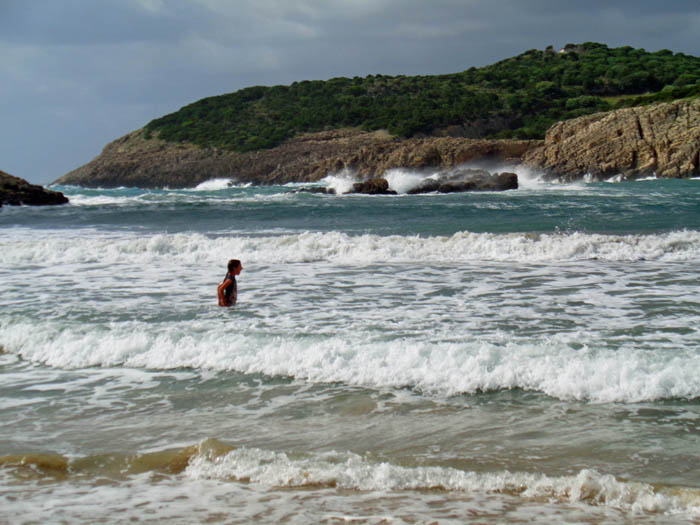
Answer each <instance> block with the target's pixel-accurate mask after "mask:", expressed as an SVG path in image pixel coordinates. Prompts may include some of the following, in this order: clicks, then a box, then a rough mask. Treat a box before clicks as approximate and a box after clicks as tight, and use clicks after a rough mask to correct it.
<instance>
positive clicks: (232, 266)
mask: <svg viewBox="0 0 700 525" xmlns="http://www.w3.org/2000/svg"><path fill="white" fill-rule="evenodd" d="M240 265H241V261H239V260H238V259H231V260H230V261H229V262H228V271H229V272H232V271H234V270H235V269H236V268H238V267H239V266H240Z"/></svg>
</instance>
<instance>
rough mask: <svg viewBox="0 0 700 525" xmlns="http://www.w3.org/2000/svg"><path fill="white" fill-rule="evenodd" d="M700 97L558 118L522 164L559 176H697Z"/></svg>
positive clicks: (572, 178) (602, 177) (599, 177)
mask: <svg viewBox="0 0 700 525" xmlns="http://www.w3.org/2000/svg"><path fill="white" fill-rule="evenodd" d="M699 154H700V99H695V100H679V101H675V102H671V103H665V104H656V105H653V106H644V107H634V108H626V109H620V110H617V111H611V112H607V113H597V114H595V115H590V116H586V117H580V118H577V119H573V120H568V121H565V122H559V123H558V124H556V125H554V126H552V128H550V129H549V131H548V132H547V136H546V137H545V140H544V143H542V145H540V146H537V147H534V148H531V149H530V151H528V152H527V154H526V155H525V156H524V160H525V163H526V164H528V165H530V166H533V167H536V168H539V169H543V170H545V172H546V173H548V174H549V175H550V176H552V177H557V178H561V179H564V180H575V179H580V178H581V177H584V176H586V175H590V176H592V177H593V178H597V179H606V178H609V177H612V176H615V175H622V177H623V178H629V179H634V178H638V177H643V176H648V175H656V176H658V177H690V176H696V175H698V174H700V160H699V158H698V155H699Z"/></svg>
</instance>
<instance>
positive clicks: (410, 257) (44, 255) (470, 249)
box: [0, 229, 700, 264]
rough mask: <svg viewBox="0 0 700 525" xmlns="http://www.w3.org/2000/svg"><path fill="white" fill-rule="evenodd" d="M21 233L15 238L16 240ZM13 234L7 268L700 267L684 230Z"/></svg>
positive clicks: (4, 259)
mask: <svg viewBox="0 0 700 525" xmlns="http://www.w3.org/2000/svg"><path fill="white" fill-rule="evenodd" d="M13 233H14V235H13ZM25 233H26V232H24V231H19V229H18V230H16V231H14V232H13V231H12V230H8V235H6V236H5V238H4V239H3V240H2V241H0V264H22V263H24V264H32V263H41V264H43V263H45V262H50V263H53V264H58V263H65V264H69V263H81V262H90V261H101V262H104V263H117V262H131V263H139V262H141V263H144V264H147V263H152V262H154V261H156V260H157V259H159V258H161V257H171V258H174V259H176V260H178V261H181V262H190V263H197V262H204V261H215V260H218V259H220V258H221V254H222V253H237V254H239V256H240V257H241V258H245V259H246V260H247V261H249V262H252V263H290V262H311V261H330V262H343V263H344V264H368V263H392V262H411V261H416V260H421V261H424V262H440V263H464V262H473V261H492V262H522V263H536V262H556V261H559V262H568V261H583V260H594V259H596V260H602V261H640V260H657V261H666V262H683V261H696V260H697V259H698V258H699V257H700V232H698V231H691V230H684V231H676V232H670V233H662V234H647V235H602V234H588V233H578V232H574V233H551V234H521V233H509V234H495V233H471V232H458V233H456V234H454V235H451V236H435V237H418V236H399V235H392V236H379V235H371V234H366V235H358V236H353V235H348V234H346V233H340V232H303V233H298V234H288V235H274V236H247V235H243V234H241V235H235V234H232V235H230V236H220V237H216V238H211V237H208V236H206V235H203V234H198V233H179V234H153V235H140V236H124V237H116V236H115V235H104V236H102V237H100V236H90V237H88V238H83V237H81V236H77V235H76V236H70V237H66V236H65V234H64V235H63V236H62V235H56V236H54V235H50V234H48V233H46V234H42V235H41V237H40V238H38V237H37V238H36V239H31V238H29V239H27V237H26V235H25Z"/></svg>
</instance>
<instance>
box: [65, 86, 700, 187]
mask: <svg viewBox="0 0 700 525" xmlns="http://www.w3.org/2000/svg"><path fill="white" fill-rule="evenodd" d="M699 150H700V99H695V100H690V101H689V100H682V101H676V102H673V103H667V104H657V105H654V106H646V107H635V108H628V109H621V110H618V111H612V112H607V113H598V114H595V115H590V116H586V117H581V118H577V119H573V120H569V121H565V122H559V123H558V124H556V125H554V126H553V127H552V128H551V129H550V130H549V131H548V132H547V135H546V138H545V140H544V141H518V140H480V139H467V138H458V137H429V138H412V139H404V140H401V139H398V138H396V137H393V136H391V135H389V134H387V133H383V132H373V133H368V132H362V131H359V130H349V129H345V130H332V131H325V132H321V133H312V134H307V135H302V136H299V137H296V138H294V139H291V140H289V141H287V142H285V143H284V144H282V145H280V146H278V147H276V148H273V149H269V150H262V151H255V152H250V153H236V152H232V151H227V150H220V149H206V148H200V147H198V146H195V145H193V144H188V143H172V142H166V141H163V140H159V139H157V138H151V139H147V138H146V137H145V135H144V132H143V130H137V131H134V132H132V133H129V134H128V135H126V136H124V137H122V138H120V139H118V140H115V141H114V142H112V143H110V144H108V145H107V146H106V147H105V148H104V150H103V151H102V153H101V154H100V155H99V156H98V157H96V158H95V159H94V160H92V161H91V162H89V163H88V164H86V165H84V166H82V167H80V168H78V169H76V170H74V171H71V172H70V173H68V174H66V175H64V176H63V177H61V178H60V179H58V180H57V181H56V182H57V183H59V184H78V185H82V186H88V187H97V186H101V187H116V186H138V187H144V188H148V187H171V188H179V187H192V186H196V185H197V184H199V183H201V182H204V181H206V180H209V179H213V178H231V179H235V180H237V181H239V182H252V183H255V184H284V183H287V182H313V181H317V180H319V179H322V178H323V177H325V176H326V175H328V174H329V173H334V172H339V171H341V170H343V169H345V168H348V169H352V170H353V171H354V172H356V173H357V174H358V175H359V176H360V177H363V178H373V177H381V176H382V175H383V174H384V173H385V172H386V171H387V170H388V169H391V168H413V169H422V168H430V169H433V168H438V169H442V170H445V169H450V168H453V167H455V166H459V165H461V164H465V163H469V162H473V161H493V162H498V163H501V164H514V163H520V162H523V163H525V164H527V165H529V166H531V167H533V168H536V169H541V170H543V171H544V172H545V173H547V174H548V175H549V176H550V177H553V178H555V177H558V178H562V179H565V180H573V179H579V178H582V177H584V176H586V175H590V176H593V177H594V178H600V179H603V178H608V177H611V176H615V175H622V176H623V177H625V178H635V177H639V176H646V175H651V174H656V175H657V176H659V177H688V176H693V175H697V174H698V173H700V167H699V162H698V151H699Z"/></svg>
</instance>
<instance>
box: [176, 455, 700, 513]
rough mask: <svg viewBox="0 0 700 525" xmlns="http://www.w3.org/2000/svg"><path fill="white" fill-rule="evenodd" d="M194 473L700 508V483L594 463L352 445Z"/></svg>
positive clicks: (207, 464) (628, 506) (655, 508)
mask: <svg viewBox="0 0 700 525" xmlns="http://www.w3.org/2000/svg"><path fill="white" fill-rule="evenodd" d="M186 475H188V476H189V477H191V478H194V479H217V480H248V481H250V482H252V483H256V484H261V485H265V486H269V487H293V488H303V487H309V486H310V487H318V486H329V487H334V488H335V487H338V488H341V489H351V490H363V491H367V490H371V491H399V490H443V491H448V492H452V491H464V492H477V493H479V492H481V493H484V492H485V493H489V492H495V493H505V494H510V495H516V496H519V497H521V498H523V499H538V500H542V499H547V500H550V501H551V500H559V501H566V502H582V503H586V504H591V505H606V506H611V507H615V508H619V509H624V510H628V511H633V512H645V513H648V512H653V513H659V512H662V513H669V514H679V513H682V514H686V515H687V516H698V515H700V492H699V491H698V490H696V489H672V488H661V489H655V488H654V487H652V486H651V485H648V484H646V483H635V482H625V481H619V480H617V479H615V478H614V477H613V476H611V475H606V474H600V473H598V472H595V471H592V470H582V471H580V472H579V473H578V474H576V475H572V476H566V477H558V478H556V477H549V476H545V475H542V474H531V473H517V472H516V473H511V472H508V471H504V472H496V473H477V472H468V471H463V470H457V469H453V468H449V467H402V466H398V465H392V464H390V463H371V462H369V461H367V460H366V459H364V458H362V457H361V456H358V455H356V454H351V453H347V454H337V453H327V454H320V455H318V456H317V457H312V458H303V459H293V458H290V457H289V456H287V455H286V454H284V453H275V452H270V451H264V450H260V449H248V448H240V449H236V450H233V451H231V452H229V453H228V454H226V455H225V456H218V457H216V458H211V457H208V456H204V455H199V456H197V457H194V458H193V459H192V460H191V462H190V464H189V466H188V467H187V470H186Z"/></svg>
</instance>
